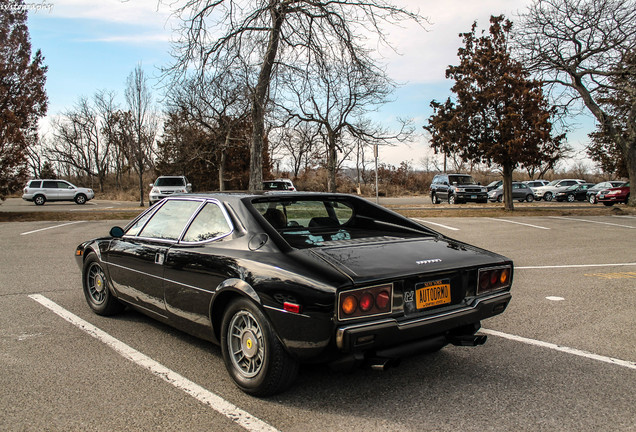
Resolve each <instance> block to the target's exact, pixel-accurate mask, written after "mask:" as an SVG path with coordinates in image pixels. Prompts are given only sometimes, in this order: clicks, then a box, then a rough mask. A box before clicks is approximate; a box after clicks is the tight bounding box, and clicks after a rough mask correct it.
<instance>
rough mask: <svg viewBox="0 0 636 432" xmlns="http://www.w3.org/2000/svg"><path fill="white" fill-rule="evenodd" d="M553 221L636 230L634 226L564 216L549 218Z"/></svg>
mask: <svg viewBox="0 0 636 432" xmlns="http://www.w3.org/2000/svg"><path fill="white" fill-rule="evenodd" d="M549 217H551V218H552V219H564V220H573V221H578V222H588V223H595V224H601V225H612V226H617V227H621V228H636V227H633V226H629V225H619V224H615V223H611V222H600V221H591V220H587V219H577V218H570V217H563V216H549Z"/></svg>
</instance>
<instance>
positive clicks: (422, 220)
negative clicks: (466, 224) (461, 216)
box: [413, 218, 459, 231]
mask: <svg viewBox="0 0 636 432" xmlns="http://www.w3.org/2000/svg"><path fill="white" fill-rule="evenodd" d="M413 219H415V220H416V221H418V222H422V223H425V224H430V225H435V226H438V227H442V228H446V229H449V230H451V231H459V228H453V227H449V226H447V225H442V224H438V223H435V222H430V221H427V220H424V219H420V218H413Z"/></svg>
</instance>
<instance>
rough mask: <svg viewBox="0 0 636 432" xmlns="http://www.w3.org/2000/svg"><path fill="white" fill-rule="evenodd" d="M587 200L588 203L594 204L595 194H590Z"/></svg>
mask: <svg viewBox="0 0 636 432" xmlns="http://www.w3.org/2000/svg"><path fill="white" fill-rule="evenodd" d="M589 201H590V204H596V203H597V201H596V195H590V198H589Z"/></svg>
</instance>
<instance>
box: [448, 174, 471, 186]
mask: <svg viewBox="0 0 636 432" xmlns="http://www.w3.org/2000/svg"><path fill="white" fill-rule="evenodd" d="M448 180H449V181H450V184H454V183H456V184H458V185H462V184H464V185H470V184H475V180H473V178H472V177H471V176H469V175H462V176H448Z"/></svg>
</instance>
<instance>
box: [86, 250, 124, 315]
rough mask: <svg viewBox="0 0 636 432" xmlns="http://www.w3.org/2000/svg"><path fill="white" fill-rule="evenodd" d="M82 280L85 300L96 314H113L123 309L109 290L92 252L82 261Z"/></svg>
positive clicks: (104, 276)
mask: <svg viewBox="0 0 636 432" xmlns="http://www.w3.org/2000/svg"><path fill="white" fill-rule="evenodd" d="M82 282H83V288H84V296H85V297H86V302H87V303H88V306H89V307H90V308H91V309H92V310H93V312H95V313H96V314H97V315H104V316H108V315H115V314H117V313H119V312H121V311H122V310H123V309H124V305H123V304H121V303H120V302H119V300H117V299H116V298H115V297H114V296H113V294H112V293H111V292H110V289H109V288H108V279H107V277H106V274H105V273H104V269H103V268H102V265H101V263H100V262H99V260H98V259H97V256H95V254H94V253H91V254H90V255H89V256H88V258H86V261H85V262H84V270H83V272H82Z"/></svg>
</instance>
